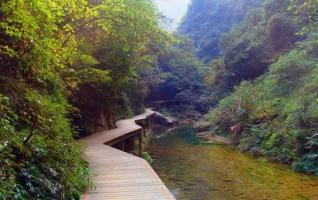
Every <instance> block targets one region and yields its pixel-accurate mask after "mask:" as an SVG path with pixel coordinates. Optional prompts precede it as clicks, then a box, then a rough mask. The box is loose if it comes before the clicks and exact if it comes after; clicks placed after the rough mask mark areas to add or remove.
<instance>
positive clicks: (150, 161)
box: [142, 152, 153, 164]
mask: <svg viewBox="0 0 318 200" xmlns="http://www.w3.org/2000/svg"><path fill="white" fill-rule="evenodd" d="M142 157H143V158H144V159H145V160H146V161H147V162H148V163H149V164H151V163H152V162H153V159H152V158H151V156H150V155H149V153H147V152H143V153H142Z"/></svg>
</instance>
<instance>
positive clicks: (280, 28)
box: [179, 0, 318, 174]
mask: <svg viewBox="0 0 318 200" xmlns="http://www.w3.org/2000/svg"><path fill="white" fill-rule="evenodd" d="M211 2H212V1H202V0H194V1H192V4H191V5H190V8H189V12H188V14H187V16H186V17H185V19H184V21H183V23H182V25H181V27H180V28H179V29H180V31H181V32H182V33H184V34H186V35H188V36H189V37H190V38H193V43H194V45H195V46H196V47H197V52H198V55H199V57H201V58H202V59H203V61H204V62H207V60H206V59H208V58H212V59H210V60H208V62H207V63H208V65H209V67H210V71H211V73H210V74H209V75H207V76H205V83H206V87H207V89H208V90H209V91H210V92H209V95H211V101H210V103H211V104H213V105H215V107H213V108H212V109H211V110H210V112H209V114H207V115H206V119H205V120H206V121H207V122H208V123H209V124H210V125H211V128H212V130H213V132H214V133H216V134H220V135H228V134H230V136H231V137H232V138H233V139H234V140H235V143H236V144H237V145H238V147H239V148H240V149H241V150H243V151H248V152H251V153H252V154H254V155H256V156H260V155H263V156H267V157H269V158H270V159H272V160H275V161H278V162H283V163H290V164H292V166H293V168H294V169H295V170H297V171H303V172H309V173H315V174H318V162H317V160H318V159H317V158H318V157H317V155H318V154H317V153H318V152H317V150H318V149H317V147H318V143H317V142H318V140H317V139H318V137H317V125H318V124H317V123H318V121H317V120H318V115H317V109H318V107H317V106H318V104H317V98H318V93H317V89H318V88H317V75H318V73H317V67H318V65H317V63H318V60H317V55H318V51H317V48H318V40H317V34H318V32H317V31H318V29H317V20H318V15H317V13H318V12H317V9H318V3H317V1H314V0H312V1H311V0H310V1H289V0H279V1H277V0H266V1H263V2H262V3H259V2H260V1H257V0H254V1H253V0H252V1H239V2H237V1H216V2H218V3H216V2H213V3H211ZM221 2H222V3H221ZM242 2H245V3H246V4H247V5H248V7H247V6H244V4H242ZM210 3H211V4H210ZM212 4H213V5H212ZM202 8H204V9H202ZM223 9H229V10H230V11H229V10H227V12H221V11H220V10H223ZM244 9H247V10H244ZM246 11H247V12H246ZM212 14H213V15H212ZM234 16H244V17H243V18H242V21H239V19H240V17H235V19H236V21H233V17H234ZM210 17H213V18H214V19H213V20H210ZM220 19H222V20H225V22H224V21H222V20H220ZM202 20H203V22H202ZM205 20H206V21H205ZM219 23H220V24H222V26H221V25H219ZM193 24H196V26H197V27H196V28H192V27H193ZM214 24H215V26H213V25H214ZM224 24H226V26H227V27H224ZM227 29H229V31H227ZM217 33H218V34H217ZM213 35H217V37H215V36H213ZM203 38H204V39H203ZM209 44H210V45H212V47H213V49H211V48H209V47H211V46H209ZM216 55H217V56H216Z"/></svg>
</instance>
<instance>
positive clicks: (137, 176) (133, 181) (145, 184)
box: [83, 109, 174, 200]
mask: <svg viewBox="0 0 318 200" xmlns="http://www.w3.org/2000/svg"><path fill="white" fill-rule="evenodd" d="M154 113H155V112H154V111H152V110H150V109H147V110H146V111H145V113H143V114H141V115H137V116H135V117H133V118H131V119H125V120H120V121H117V123H116V126H117V128H116V129H112V130H108V131H103V132H100V133H96V134H93V135H90V136H88V137H87V138H85V139H84V140H83V141H84V143H85V144H86V147H85V149H84V155H85V157H86V159H87V161H88V162H89V165H90V167H91V169H92V171H93V182H94V184H95V188H94V189H93V190H91V191H88V192H87V193H86V194H84V200H174V197H173V196H172V195H171V193H170V192H169V190H168V189H167V187H166V186H165V185H164V183H163V182H162V181H161V180H160V178H159V177H158V175H157V174H156V173H155V171H154V170H153V169H152V167H151V166H150V165H149V164H148V163H147V162H146V161H145V160H144V159H142V158H139V157H136V156H134V155H131V154H128V153H125V152H123V151H120V150H117V149H115V148H112V147H110V146H106V145H104V143H106V142H108V141H112V140H115V139H116V138H119V137H122V136H124V135H126V134H129V133H132V132H135V131H138V130H141V129H142V127H140V126H138V125H137V124H136V123H135V121H136V120H142V119H147V117H149V116H151V115H153V114H154Z"/></svg>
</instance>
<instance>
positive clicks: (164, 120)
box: [152, 112, 177, 126]
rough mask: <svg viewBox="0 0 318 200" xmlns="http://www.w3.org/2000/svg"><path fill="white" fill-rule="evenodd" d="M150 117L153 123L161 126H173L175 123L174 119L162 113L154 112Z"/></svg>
mask: <svg viewBox="0 0 318 200" xmlns="http://www.w3.org/2000/svg"><path fill="white" fill-rule="evenodd" d="M152 119H153V121H154V122H155V123H157V124H160V125H163V126H173V125H175V124H176V123H177V121H176V120H175V119H172V118H169V117H166V116H163V115H162V114H160V113H158V112H155V113H154V115H153V116H152Z"/></svg>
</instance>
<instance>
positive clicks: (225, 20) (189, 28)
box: [178, 0, 261, 62]
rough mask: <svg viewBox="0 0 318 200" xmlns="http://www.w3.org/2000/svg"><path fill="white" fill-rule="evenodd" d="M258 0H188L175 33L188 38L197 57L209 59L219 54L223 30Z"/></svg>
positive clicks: (257, 2) (258, 2)
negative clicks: (190, 1) (177, 32)
mask: <svg viewBox="0 0 318 200" xmlns="http://www.w3.org/2000/svg"><path fill="white" fill-rule="evenodd" d="M260 2H261V1H260V0H192V3H191V4H190V6H189V9H188V13H187V15H186V16H185V18H184V19H183V22H182V23H181V25H180V27H179V30H178V31H179V33H181V34H183V35H186V36H188V37H190V38H191V39H192V40H193V44H194V46H195V47H196V48H197V50H198V56H199V57H200V58H201V59H202V60H203V61H204V62H209V61H210V60H211V59H213V58H216V57H217V56H218V55H219V52H220V48H219V40H220V37H221V35H222V34H223V33H226V32H228V31H230V30H231V28H232V27H233V26H234V25H235V24H237V23H239V22H241V21H242V20H243V19H244V16H245V13H246V12H247V11H248V10H249V9H251V8H253V7H256V6H258V5H259V4H260Z"/></svg>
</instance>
